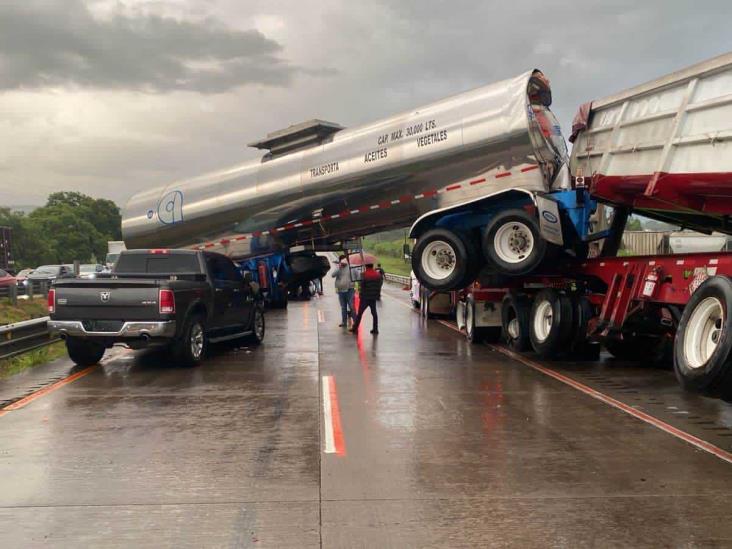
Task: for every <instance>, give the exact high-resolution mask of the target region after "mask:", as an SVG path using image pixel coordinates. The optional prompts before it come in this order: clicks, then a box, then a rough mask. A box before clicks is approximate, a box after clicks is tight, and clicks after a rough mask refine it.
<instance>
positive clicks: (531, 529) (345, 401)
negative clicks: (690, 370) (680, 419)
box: [0, 287, 732, 547]
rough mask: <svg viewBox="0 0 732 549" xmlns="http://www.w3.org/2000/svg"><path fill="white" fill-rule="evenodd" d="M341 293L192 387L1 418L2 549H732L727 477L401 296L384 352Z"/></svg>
mask: <svg viewBox="0 0 732 549" xmlns="http://www.w3.org/2000/svg"><path fill="white" fill-rule="evenodd" d="M327 290H328V292H329V293H327V294H326V296H325V297H324V298H322V299H320V300H313V301H311V302H309V303H291V305H290V309H289V310H288V311H287V312H271V313H270V314H269V315H268V317H267V320H268V334H267V338H266V344H265V345H263V346H261V347H259V348H253V349H250V348H244V347H242V348H235V347H233V346H229V347H219V348H217V349H216V351H215V352H214V354H213V356H212V357H211V358H210V359H209V360H208V361H207V362H206V363H205V364H204V365H203V366H202V367H200V368H196V369H183V368H178V367H176V366H175V365H173V364H170V363H169V362H168V361H167V359H166V358H165V357H164V356H163V355H161V354H159V353H127V352H123V353H120V354H119V356H114V357H112V358H111V359H110V360H107V361H106V362H105V363H104V364H102V365H101V366H99V367H97V368H96V369H94V370H93V371H91V372H90V373H88V374H87V375H85V376H83V377H80V378H79V379H76V380H74V381H73V382H71V383H67V384H65V385H62V386H59V387H57V388H55V389H54V390H52V391H50V392H47V393H45V394H43V395H41V396H40V397H39V398H37V399H35V400H32V401H30V402H28V403H27V404H25V405H24V406H22V407H20V408H18V409H15V410H12V411H8V412H7V413H6V414H5V415H4V416H2V417H0V545H2V546H38V545H54V546H69V547H70V546H74V547H77V546H79V545H82V544H83V545H94V546H110V547H114V546H120V547H121V546H130V545H135V546H142V547H145V546H148V547H153V546H154V547H173V546H175V547H182V546H198V547H200V546H207V547H208V546H212V547H250V546H251V547H288V546H289V547H317V546H323V547H409V546H440V547H445V546H450V547H456V546H465V547H476V546H496V547H501V546H521V547H546V546H553V545H554V546H578V545H582V546H585V545H589V546H593V545H594V546H602V547H606V546H634V547H638V546H658V545H661V546H679V545H681V546H687V545H727V544H729V543H730V541H731V538H732V526H729V520H728V518H727V516H726V514H727V513H726V509H727V507H728V506H729V505H730V503H731V502H730V500H731V499H732V496H730V495H729V492H730V488H731V487H732V466H730V465H729V464H728V463H726V462H724V461H722V460H720V459H718V458H717V457H715V456H713V455H710V454H709V453H706V452H702V451H699V450H698V449H695V448H693V447H692V446H690V445H689V444H687V443H685V442H683V441H681V440H679V439H678V438H675V437H673V436H671V435H669V434H667V433H665V432H663V431H661V430H659V429H657V428H655V427H653V426H652V425H649V424H647V423H643V422H641V421H638V420H637V419H635V418H633V417H631V416H629V415H628V414H626V413H623V412H621V411H619V410H617V409H614V408H612V407H609V406H607V405H605V404H603V403H602V402H599V401H597V400H595V399H593V398H590V397H588V396H587V395H585V394H583V393H581V392H578V391H576V390H575V389H573V388H572V387H569V386H567V385H566V384H564V383H560V382H559V381H557V380H555V379H552V378H549V377H547V376H546V375H543V374H542V373H540V372H537V371H536V370H533V369H531V368H529V367H527V366H526V365H524V364H522V363H520V362H517V361H515V360H512V359H511V358H509V357H506V356H505V355H503V354H501V353H500V352H497V351H496V350H494V349H492V348H490V347H488V346H470V345H468V344H467V343H466V342H465V341H464V338H462V337H460V336H459V335H458V334H456V333H455V332H454V331H452V330H450V329H449V328H447V327H445V326H443V325H441V324H439V323H437V322H428V323H425V322H424V321H423V320H421V319H420V318H419V317H418V315H416V314H413V313H412V312H411V311H410V310H409V306H408V304H407V298H406V295H405V293H403V292H401V291H400V290H399V289H397V288H395V287H388V288H386V290H385V296H384V299H383V300H382V302H381V304H380V314H381V326H380V329H381V333H380V335H379V336H378V337H373V336H372V335H371V334H369V333H368V331H369V329H370V327H371V326H370V317H369V314H368V313H367V314H366V318H365V321H364V324H363V325H362V328H361V333H360V334H359V335H357V336H355V335H351V334H348V333H347V332H344V331H343V330H341V329H340V328H338V327H337V324H338V322H339V311H338V306H337V301H336V299H335V296H334V295H333V294H332V289H331V288H328V289H327ZM551 367H552V368H555V369H557V370H562V371H564V372H565V373H568V375H575V374H574V372H575V371H584V372H586V373H585V375H589V376H590V378H588V379H586V380H585V381H586V382H587V383H590V382H592V379H591V378H592V377H593V376H595V378H596V379H600V380H602V376H601V375H600V377H597V376H598V375H599V374H598V373H597V370H595V373H592V367H590V366H587V367H586V368H584V369H583V368H581V367H580V365H577V364H556V365H552V366H551ZM602 367H603V366H599V367H598V368H602ZM54 368H55V369H54V376H53V378H56V377H59V375H57V374H56V372H57V371H58V370H59V369H63V368H64V366H63V364H61V365H56V366H55V367H54ZM65 368H67V373H68V368H70V365H68V364H67V365H66V366H65ZM623 368H625V370H624V372H625V377H624V378H623V380H624V381H623V383H626V384H627V383H630V384H632V383H633V382H634V381H633V378H632V375H631V374H632V372H633V369H632V367H630V366H627V367H626V366H623ZM73 372H74V371H73V370H72V373H73ZM629 372H630V373H629ZM654 375H656V376H658V377H659V379H661V380H667V376H666V374H665V373H661V372H656V374H648V373H647V374H645V376H646V377H648V376H651V377H652V376H654ZM53 378H50V379H53ZM324 379H325V382H324V381H323V380H324ZM644 379H645V378H644ZM598 383H599V382H598ZM664 383H665V381H664ZM21 385H22V384H21V383H19V382H18V380H15V381H14V385H13V387H12V388H9V387H10V386H9V385H8V382H4V383H0V394H2V395H3V398H4V399H7V398H8V394H9V393H12V392H13V391H15V392H21V387H20V386H21ZM664 387H665V389H664V391H665V392H666V394H669V395H670V394H672V393H673V391H672V390H671V389H670V388H669V387H668V386H664ZM609 390H610V391H612V390H615V391H619V390H620V389H617V388H616V389H612V388H609ZM615 396H619V397H620V396H622V398H626V397H629V395H625V396H623V393H616V394H615ZM657 398H659V399H660V398H661V397H657ZM11 400H12V398H11ZM689 402H691V404H689ZM689 402H687V403H686V404H685V405H686V406H687V407H691V406H696V408H695V409H697V410H698V414H699V415H701V417H703V418H708V417H711V416H713V415H714V414H718V415H719V414H722V415H724V412H725V410H726V407H727V405H726V404H724V403H719V402H715V403H712V404H708V403H706V401H704V402H701V403H697V404H695V403H696V402H697V401H696V400H694V399H691V400H690V401H689ZM643 404H644V403H641V405H643ZM725 417H726V416H725ZM669 418H670V419H673V417H672V416H669ZM669 418H665V419H669ZM670 419H669V420H670ZM717 420H718V417H714V418H713V419H712V420H710V421H713V422H714V421H717ZM719 440H722V439H719ZM329 441H330V442H329ZM715 442H717V440H715Z"/></svg>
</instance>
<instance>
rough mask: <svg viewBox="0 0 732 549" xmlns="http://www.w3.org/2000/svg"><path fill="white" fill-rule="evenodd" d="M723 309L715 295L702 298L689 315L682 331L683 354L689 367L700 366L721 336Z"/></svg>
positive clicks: (712, 351) (708, 356)
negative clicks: (684, 329)
mask: <svg viewBox="0 0 732 549" xmlns="http://www.w3.org/2000/svg"><path fill="white" fill-rule="evenodd" d="M723 326H724V309H723V308H722V302H721V301H720V300H719V299H717V298H716V297H707V298H705V299H703V300H702V301H701V302H700V303H699V304H698V305H697V306H696V308H695V309H694V312H693V313H691V316H690V317H689V322H688V323H687V325H686V331H685V332H684V355H686V362H687V363H688V365H689V367H690V368H693V369H696V368H702V367H704V366H705V365H706V364H707V362H708V361H709V359H710V358H711V357H712V354H714V351H715V350H716V349H717V346H718V345H719V341H720V339H721V338H722V329H723Z"/></svg>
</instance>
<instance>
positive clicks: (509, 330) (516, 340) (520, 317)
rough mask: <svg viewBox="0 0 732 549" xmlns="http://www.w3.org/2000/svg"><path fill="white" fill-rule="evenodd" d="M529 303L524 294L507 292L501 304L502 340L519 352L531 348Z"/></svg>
mask: <svg viewBox="0 0 732 549" xmlns="http://www.w3.org/2000/svg"><path fill="white" fill-rule="evenodd" d="M530 313H531V304H530V303H529V300H528V299H527V298H526V296H525V295H519V294H514V293H509V294H508V295H506V297H504V298H503V303H502V304H501V325H502V331H503V340H504V341H505V342H506V344H507V345H508V346H509V347H510V348H511V349H512V350H514V351H517V352H519V353H521V352H524V351H528V350H529V349H531V340H530V339H529V314H530Z"/></svg>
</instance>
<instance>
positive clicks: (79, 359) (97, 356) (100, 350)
mask: <svg viewBox="0 0 732 549" xmlns="http://www.w3.org/2000/svg"><path fill="white" fill-rule="evenodd" d="M66 350H67V351H68V353H69V358H70V359H71V360H72V362H73V363H74V364H77V365H79V366H93V365H94V364H97V363H98V362H99V361H100V360H102V357H103V356H104V351H105V350H106V349H105V347H104V345H102V344H101V343H99V342H97V341H90V340H88V339H76V338H73V337H69V338H66Z"/></svg>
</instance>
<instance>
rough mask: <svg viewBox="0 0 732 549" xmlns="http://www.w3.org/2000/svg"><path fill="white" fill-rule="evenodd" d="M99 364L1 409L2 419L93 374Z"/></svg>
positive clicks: (0, 415)
mask: <svg viewBox="0 0 732 549" xmlns="http://www.w3.org/2000/svg"><path fill="white" fill-rule="evenodd" d="M98 366H99V365H98V364H95V365H94V366H89V367H88V368H85V369H84V370H81V371H80V372H76V373H75V374H71V375H70V376H69V377H66V378H64V379H62V380H60V381H57V382H56V383H53V384H51V385H49V386H48V387H44V388H43V389H39V390H37V391H35V392H33V393H31V394H29V395H28V396H25V397H23V398H21V399H20V400H17V401H15V402H13V403H12V404H8V405H7V406H5V407H4V408H0V417H2V416H4V415H5V414H7V413H8V412H12V411H13V410H20V409H21V408H23V407H24V406H26V405H28V404H30V403H31V402H33V401H34V400H36V399H39V398H41V397H42V396H45V395H47V394H49V393H52V392H54V391H56V390H58V389H60V388H61V387H63V386H64V385H68V384H69V383H73V382H74V381H76V380H77V379H79V378H82V377H84V376H85V375H87V374H90V373H92V372H93V371H94V370H96V368H97V367H98Z"/></svg>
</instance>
